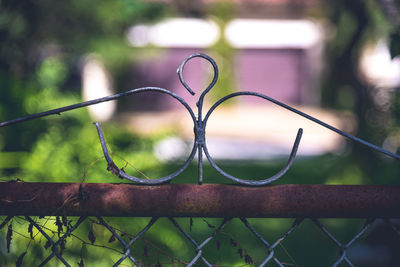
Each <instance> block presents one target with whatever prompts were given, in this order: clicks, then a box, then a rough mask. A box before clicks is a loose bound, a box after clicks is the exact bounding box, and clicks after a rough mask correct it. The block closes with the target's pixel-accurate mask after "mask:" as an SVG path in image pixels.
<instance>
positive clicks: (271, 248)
mask: <svg viewBox="0 0 400 267" xmlns="http://www.w3.org/2000/svg"><path fill="white" fill-rule="evenodd" d="M96 218H97V223H98V224H100V225H102V226H104V227H105V229H107V230H108V231H109V232H110V233H111V234H112V236H113V237H114V238H115V239H116V240H118V242H119V243H120V244H121V245H122V247H123V252H120V253H121V254H122V256H121V258H120V259H118V260H117V261H115V263H114V264H113V266H120V265H121V264H122V263H123V261H124V260H125V259H126V258H129V259H130V260H131V261H132V263H133V264H134V265H135V266H138V267H140V266H141V260H139V259H135V258H134V257H133V252H135V253H136V255H139V253H138V251H137V250H136V251H135V249H134V248H133V246H134V244H135V243H136V242H138V241H140V240H141V239H142V237H143V235H144V234H145V233H147V232H149V231H151V228H152V227H153V226H154V225H155V224H156V223H157V221H158V218H157V217H153V218H151V219H150V221H149V222H148V223H147V225H146V226H144V227H143V228H142V229H141V230H140V231H139V232H138V233H137V234H130V233H124V235H126V234H129V235H130V236H132V238H130V240H129V242H126V241H125V240H124V239H123V238H122V235H121V234H118V233H117V231H116V229H115V228H114V227H113V226H111V225H110V224H109V223H107V222H106V221H105V220H104V219H103V218H102V217H96ZM25 219H26V221H28V222H29V223H30V224H32V225H33V226H34V227H35V228H36V229H37V230H38V231H39V232H40V234H42V235H43V236H44V237H45V238H46V240H47V241H48V242H49V244H50V246H51V250H52V253H51V254H50V255H49V256H47V257H46V258H45V259H44V260H43V261H42V262H41V263H40V265H39V266H45V265H47V264H48V263H49V261H50V260H51V259H52V258H53V257H57V258H58V259H59V260H60V262H61V263H62V264H63V265H64V266H71V264H70V263H69V262H68V261H67V259H66V256H64V255H69V254H68V253H66V254H64V255H62V248H61V243H62V242H65V241H66V239H67V238H76V235H73V232H74V231H77V229H79V227H80V226H81V225H82V224H83V222H84V221H85V220H91V222H92V223H93V221H92V219H90V218H89V217H86V216H83V217H80V218H78V220H77V221H76V222H75V224H74V225H73V226H72V227H70V228H69V229H68V228H67V231H66V232H65V233H64V234H63V235H61V236H58V239H57V240H55V239H54V238H55V237H57V235H55V237H53V238H51V237H50V236H49V235H48V234H47V233H46V231H45V229H44V225H40V224H39V223H37V222H36V221H35V219H32V218H31V217H29V216H25ZM168 219H169V220H170V221H171V222H172V225H173V226H174V227H175V228H176V229H177V230H178V231H179V232H180V233H181V234H182V235H183V236H184V237H185V238H186V239H188V240H189V241H190V242H191V243H192V244H193V250H194V252H195V256H194V258H193V259H192V260H191V261H190V262H188V263H185V265H186V266H194V265H200V266H203V265H205V266H210V267H211V266H215V264H212V263H210V261H208V260H207V259H206V258H205V257H206V255H205V254H204V252H203V250H204V247H205V246H207V244H209V243H210V241H212V240H215V239H216V237H217V236H218V235H220V234H221V233H222V230H223V229H224V228H225V227H226V226H227V225H228V224H229V223H230V222H231V221H232V218H225V219H223V221H222V222H221V223H220V224H219V226H218V227H215V226H213V227H215V230H214V231H212V233H211V234H209V235H208V236H207V237H206V238H205V239H204V240H203V241H202V242H197V241H196V240H195V238H194V237H192V236H191V235H190V234H189V233H188V232H187V231H185V230H184V229H183V228H182V227H181V225H180V224H179V223H178V222H177V221H176V220H175V219H174V218H172V217H169V218H168ZM240 220H241V222H242V223H243V225H244V226H245V227H246V228H247V229H249V230H250V232H251V233H252V234H253V235H254V236H255V237H256V238H257V239H258V240H260V241H261V242H262V244H263V245H264V246H265V250H266V253H267V257H266V258H265V259H264V260H257V262H258V263H257V266H266V264H267V263H270V262H271V261H274V263H276V264H277V265H278V266H285V265H286V264H285V263H284V262H283V261H281V260H279V259H278V258H277V256H276V254H275V249H276V248H277V247H278V245H280V244H282V243H283V242H284V241H285V240H286V239H287V238H288V237H289V236H290V235H291V234H292V233H293V232H294V230H296V229H297V228H298V227H299V226H300V225H301V224H302V222H303V221H304V219H302V218H297V219H295V220H294V222H293V224H292V225H291V226H290V227H289V229H288V230H287V231H286V232H284V233H283V234H282V235H281V237H279V238H278V239H276V241H275V242H273V243H269V242H268V241H266V239H267V238H268V236H267V235H269V233H267V234H264V235H261V234H260V233H259V232H258V231H257V230H256V229H255V227H254V226H253V225H252V224H251V223H250V222H249V221H248V220H247V219H246V218H240ZM264 220H265V222H267V221H268V220H269V219H264ZM310 220H311V221H312V222H313V223H314V225H316V227H317V228H318V229H320V230H321V231H322V232H323V233H324V234H325V235H326V236H327V237H328V239H329V240H330V241H331V242H332V243H334V244H335V245H336V246H337V247H338V248H339V252H340V256H339V258H338V259H337V260H336V261H335V262H333V263H332V264H331V265H330V266H333V267H335V266H339V265H340V264H341V263H343V262H346V263H347V264H348V265H349V266H354V263H353V262H352V261H351V259H350V257H349V255H348V254H347V251H348V249H349V248H350V247H351V246H353V245H354V243H356V241H358V240H360V238H361V237H362V236H365V235H366V232H367V230H368V229H371V227H372V226H373V224H375V222H376V221H377V220H372V219H366V221H365V223H364V225H363V226H362V227H361V229H360V230H359V231H358V232H356V233H355V234H354V235H353V236H352V237H350V241H348V242H347V243H342V242H340V241H338V239H337V238H336V237H335V236H334V235H333V234H332V233H331V232H330V231H329V230H328V229H327V228H326V227H325V226H324V225H323V224H322V223H321V222H320V221H319V220H317V219H315V218H312V219H310ZM382 220H383V221H384V222H385V224H387V225H388V227H389V229H390V228H391V229H392V230H393V233H394V234H397V235H398V237H399V240H398V241H399V243H400V235H399V229H398V228H397V227H396V226H395V225H394V224H393V223H392V222H391V221H390V220H389V219H382ZM10 221H11V222H12V217H7V218H6V219H5V220H4V222H3V223H1V224H0V230H1V229H2V228H3V227H4V226H6V225H7V224H9V223H10ZM47 230H48V229H47ZM79 240H81V239H79ZM300 242H308V241H307V240H300ZM300 245H301V243H300ZM235 246H236V245H235ZM240 246H241V247H243V246H246V244H240ZM100 247H101V246H100ZM244 248H245V247H244ZM171 253H174V252H173V251H172V252H171ZM38 255H39V254H38ZM199 260H201V261H202V262H201V263H199ZM292 260H294V259H292ZM179 262H180V263H182V262H181V261H179ZM253 264H254V265H255V262H254V263H253ZM295 265H296V266H297V264H295ZM324 265H325V264H324Z"/></svg>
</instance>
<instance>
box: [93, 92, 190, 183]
mask: <svg viewBox="0 0 400 267" xmlns="http://www.w3.org/2000/svg"><path fill="white" fill-rule="evenodd" d="M145 89H146V91H154V92H159V93H164V94H167V95H170V96H172V97H173V98H175V99H176V100H178V101H179V102H180V103H181V104H182V105H183V106H184V107H185V108H186V109H187V110H188V111H189V113H190V115H191V117H192V120H193V123H194V124H196V117H195V115H194V113H193V111H192V109H191V108H190V106H189V105H188V104H187V103H186V102H185V100H183V98H181V97H180V96H178V95H176V94H175V93H173V92H171V91H168V90H166V89H162V88H157V87H151V88H145ZM143 91H145V90H143V89H142V90H141V91H140V92H143ZM94 124H95V125H96V128H97V132H98V135H99V139H100V144H101V148H102V149H103V154H104V157H105V159H106V161H107V171H110V172H111V173H112V174H114V175H116V176H118V177H120V178H124V179H127V180H130V181H132V182H135V183H138V184H146V185H157V184H164V183H167V182H169V181H171V180H172V179H173V178H175V177H176V176H178V175H179V174H181V173H182V172H183V171H184V170H185V169H186V168H187V167H188V166H189V164H190V163H191V162H192V161H193V159H194V156H195V154H196V151H197V146H196V142H194V144H193V148H192V152H191V153H190V155H189V157H188V159H187V160H186V162H185V163H184V164H183V166H182V167H181V168H179V169H178V170H177V171H176V172H174V173H172V174H170V175H167V176H165V177H162V178H159V179H141V178H138V177H135V176H131V175H129V174H127V173H125V171H124V170H123V169H119V168H118V167H117V165H116V164H115V163H114V161H113V160H112V158H111V156H110V154H109V152H108V149H107V144H106V141H105V138H104V134H103V131H102V129H101V127H100V123H99V122H94Z"/></svg>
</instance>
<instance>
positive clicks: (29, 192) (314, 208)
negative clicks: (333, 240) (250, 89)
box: [0, 182, 400, 218]
mask: <svg viewBox="0 0 400 267" xmlns="http://www.w3.org/2000/svg"><path fill="white" fill-rule="evenodd" d="M0 215H27V216H40V215H67V216H144V217H148V216H152V217H154V216H160V217H161V216H171V217H308V218H377V217H379V218H400V186H369V185H368V186H365V185H275V186H267V187H260V188H251V187H243V186H234V185H214V184H213V185H211V184H207V185H201V186H200V185H194V184H174V185H161V186H152V187H149V186H138V185H132V184H105V183H84V184H79V183H24V182H7V183H1V184H0Z"/></svg>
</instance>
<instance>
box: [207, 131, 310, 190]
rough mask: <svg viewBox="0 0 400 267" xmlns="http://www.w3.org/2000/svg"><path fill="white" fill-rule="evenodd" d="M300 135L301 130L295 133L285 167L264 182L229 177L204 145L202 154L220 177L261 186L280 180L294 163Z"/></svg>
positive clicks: (301, 133)
mask: <svg viewBox="0 0 400 267" xmlns="http://www.w3.org/2000/svg"><path fill="white" fill-rule="evenodd" d="M302 135H303V129H302V128H300V129H299V130H298V131H297V135H296V139H295V141H294V144H293V147H292V151H291V152H290V156H289V159H288V162H287V163H286V165H285V166H284V167H283V168H282V169H281V170H280V171H279V172H278V173H276V174H275V175H273V176H271V177H269V178H267V179H264V180H245V179H240V178H237V177H235V176H232V175H230V174H229V173H227V172H225V171H223V170H222V169H221V168H220V167H219V166H218V165H217V164H216V163H215V162H214V160H213V159H212V157H211V156H210V153H209V152H208V149H207V145H206V144H204V145H203V150H204V153H205V154H206V157H207V159H208V161H209V162H210V164H211V165H212V166H213V167H214V168H215V169H216V170H217V171H218V172H219V173H220V174H222V175H223V176H225V177H226V178H228V179H231V180H232V181H235V182H237V183H239V184H244V185H251V186H261V185H266V184H269V183H272V182H273V181H276V180H278V179H279V178H281V177H282V176H283V175H284V174H285V173H286V172H287V171H288V170H289V168H290V167H291V166H292V164H293V161H294V159H295V157H296V153H297V150H298V148H299V144H300V140H301V136H302Z"/></svg>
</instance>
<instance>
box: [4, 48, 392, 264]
mask: <svg viewBox="0 0 400 267" xmlns="http://www.w3.org/2000/svg"><path fill="white" fill-rule="evenodd" d="M195 57H200V58H203V59H205V60H207V61H208V62H210V63H211V65H212V67H213V69H214V77H213V80H212V82H211V83H210V85H209V86H208V87H207V88H206V90H204V91H203V92H202V93H201V95H200V97H199V100H198V102H197V108H198V110H197V116H196V115H195V113H194V112H193V110H192V109H191V108H190V106H189V105H188V104H187V103H186V102H185V101H184V100H183V98H181V97H180V96H178V95H176V94H175V93H173V92H171V91H168V90H166V89H163V88H156V87H145V88H139V89H133V90H130V91H127V92H124V93H120V94H116V95H113V96H109V97H104V98H101V99H96V100H91V101H87V102H83V103H80V104H75V105H71V106H67V107H63V108H59V109H55V110H50V111H46V112H42V113H38V114H34V115H30V116H27V117H24V118H19V119H15V120H11V121H6V122H2V123H0V127H5V126H8V125H11V124H15V123H20V122H24V121H27V120H31V119H36V118H39V117H43V116H48V115H52V114H60V113H62V112H65V111H68V110H72V109H76V108H81V107H84V106H89V105H93V104H97V103H101V102H104V101H110V100H114V99H118V98H120V97H124V96H127V95H132V94H136V93H144V92H148V91H153V92H159V93H163V94H167V95H169V96H171V97H173V98H175V99H176V100H177V101H179V102H180V103H181V104H182V105H183V106H184V107H185V108H186V110H187V111H188V112H189V114H190V116H191V118H192V120H193V124H194V145H193V148H192V150H191V153H190V155H189V157H188V159H187V160H186V161H185V163H184V164H183V166H182V167H180V168H179V169H178V170H177V171H175V172H174V173H172V174H170V175H167V176H165V177H162V178H158V179H141V178H138V177H134V176H131V175H129V174H127V173H126V172H125V171H124V169H123V168H121V169H120V168H118V167H117V166H116V164H115V163H114V162H113V160H112V158H111V156H110V154H109V152H108V149H107V145H106V142H105V138H104V135H103V132H102V129H101V127H100V124H99V123H97V122H96V123H95V125H96V128H97V131H98V135H99V139H100V143H101V147H102V150H103V152H104V156H105V159H106V161H107V170H108V171H110V172H111V173H113V174H115V175H116V176H118V177H120V178H123V179H127V180H129V181H131V182H133V183H135V184H136V185H132V184H128V185H127V184H90V183H81V184H67V183H64V184H62V183H24V182H18V181H11V182H6V183H1V186H0V215H4V216H6V217H4V219H3V221H2V223H1V224H0V230H1V234H0V238H2V240H4V241H1V242H2V243H0V252H1V253H2V256H3V257H4V258H5V260H3V264H6V266H9V265H10V266H11V265H13V264H14V263H15V264H16V266H22V265H24V266H25V265H26V266H31V265H39V266H44V265H47V266H63V265H65V266H73V265H76V264H77V265H78V266H100V265H104V266H118V265H121V266H123V265H126V264H127V265H128V266H132V265H133V266H253V265H254V266H266V265H267V264H271V266H326V265H332V266H342V265H344V266H346V265H348V266H354V265H361V266H398V265H399V264H400V258H399V255H398V254H399V253H398V252H399V251H400V225H399V221H398V220H396V219H393V218H400V187H399V186H325V185H281V186H268V187H266V186H265V185H267V184H269V183H271V182H273V181H276V180H277V179H279V178H280V177H281V176H282V175H284V174H285V173H286V172H287V171H288V170H289V168H290V166H291V165H292V163H293V161H294V160H295V157H296V153H297V149H298V147H299V145H300V140H301V136H302V129H299V130H298V133H297V136H296V138H295V141H294V144H293V148H292V152H291V154H290V156H289V159H288V162H287V164H286V165H285V166H284V167H283V168H282V169H281V171H279V172H278V173H277V174H275V175H273V176H271V177H269V178H267V179H263V180H258V181H255V180H246V179H242V178H237V177H234V176H232V175H231V174H229V173H227V172H225V171H224V170H222V168H220V167H219V166H218V165H217V164H216V163H215V162H214V160H213V159H212V156H211V155H210V153H209V152H208V149H207V145H206V125H207V120H208V118H209V117H210V115H211V114H212V112H213V111H214V110H215V109H216V108H217V107H218V106H219V105H220V104H221V103H223V102H224V101H226V100H228V99H231V98H233V97H239V96H243V95H248V96H254V97H258V98H262V99H265V100H267V101H270V102H272V103H274V104H276V105H279V106H281V107H283V108H285V109H288V110H290V111H292V112H294V113H296V114H298V115H300V116H302V117H305V118H307V119H309V120H311V121H313V122H315V123H317V124H319V125H321V126H323V127H326V128H328V129H330V130H332V131H334V132H336V133H338V134H340V135H342V136H345V137H346V138H349V139H350V140H352V141H355V142H358V143H361V144H362V145H365V146H367V147H369V148H371V149H373V150H376V151H377V152H380V153H383V154H385V155H387V156H389V157H392V158H395V159H397V160H398V159H400V156H399V155H397V154H394V153H392V152H390V151H387V150H384V149H382V148H379V147H377V146H375V145H373V144H370V143H368V142H366V141H364V140H362V139H359V138H357V137H355V136H352V135H350V134H348V133H345V132H343V131H341V130H339V129H336V128H334V127H333V126H330V125H328V124H326V123H324V122H322V121H320V120H318V119H316V118H314V117H312V116H310V115H308V114H305V113H303V112H301V111H299V110H297V109H295V108H293V107H290V106H288V105H286V104H284V103H281V102H279V101H277V100H275V99H272V98H270V97H268V96H266V95H262V94H259V93H254V92H236V93H233V94H230V95H228V96H226V97H223V98H222V99H220V100H218V101H217V102H216V103H215V104H214V105H213V106H211V108H210V109H209V111H208V112H207V113H206V115H205V116H204V118H203V111H202V109H203V100H204V97H205V95H206V94H207V93H208V92H209V91H210V90H211V89H212V87H213V86H214V85H215V83H216V81H217V79H218V68H217V65H216V63H215V62H214V60H213V59H212V58H210V57H209V56H207V55H204V54H194V55H191V56H189V57H188V58H186V59H185V60H184V61H183V63H182V64H181V66H180V67H179V69H178V75H179V78H180V80H181V82H182V84H183V86H184V87H185V88H186V89H187V90H188V91H189V92H190V93H191V94H192V95H194V92H193V91H192V89H191V88H190V87H189V86H188V85H187V83H186V82H185V80H184V78H183V69H184V66H185V64H186V63H187V62H188V61H189V60H191V59H192V58H195ZM203 153H204V155H205V157H206V158H207V160H208V162H209V163H210V165H211V166H212V167H213V168H215V169H216V170H217V171H218V172H219V173H220V174H221V175H222V176H224V177H225V178H227V179H229V180H231V181H233V182H235V183H237V184H238V185H202V183H203ZM196 154H197V156H198V175H197V180H198V185H193V184H192V185H187V184H186V185H179V184H174V185H168V183H170V182H171V181H172V180H173V179H174V178H175V177H177V176H178V175H180V174H181V173H182V172H183V171H184V170H185V169H186V168H187V167H188V166H189V164H190V163H191V162H192V161H193V159H194V158H195V155H196ZM161 184H166V185H161ZM150 185H151V186H150ZM49 216H50V217H49ZM76 216H77V217H76ZM182 217H185V218H182ZM116 218H118V219H116ZM215 218H220V219H215ZM276 218H293V219H276ZM325 218H358V219H360V218H364V219H363V220H362V222H361V221H360V220H357V223H356V226H355V227H352V228H351V227H350V228H351V229H352V230H351V231H350V232H349V231H348V229H350V228H346V230H345V231H337V229H336V228H337V227H336V226H337V225H343V223H342V222H340V223H339V221H338V219H325ZM277 220H281V221H279V222H277ZM329 220H335V221H334V222H335V223H334V224H331V223H330V222H329ZM354 220H355V219H354ZM110 221H111V222H110ZM121 221H124V224H121V225H120V222H121ZM289 221H290V223H289ZM273 224H275V225H278V226H279V227H276V228H275V230H272V229H273V227H272V226H271V225H273ZM350 224H352V223H350ZM120 226H121V227H127V229H121V227H120ZM302 227H305V228H307V229H308V231H307V234H306V235H297V234H296V232H298V229H299V228H302ZM276 229H279V230H276ZM310 229H311V231H309V230H310ZM382 229H383V230H382ZM296 230H297V231H296ZM315 232H319V233H320V234H322V236H323V238H322V239H323V240H324V241H321V240H322V239H321V236H318V235H317V234H315ZM152 233H154V234H152ZM310 233H311V234H310ZM343 234H345V237H343ZM155 236H157V238H155ZM241 236H242V237H243V236H245V237H246V238H244V239H243V238H242V239H241V238H240V237H241ZM371 236H372V238H369V237H371ZM374 236H378V237H379V238H375V237H374ZM163 237H165V238H166V239H167V240H162V238H163ZM21 239H22V240H24V242H22V243H21V242H19V241H18V240H21ZM243 240H244V241H243ZM249 240H252V241H251V244H248V242H249ZM317 240H320V241H317ZM157 241H158V242H157ZM159 242H160V243H161V244H158V243H159ZM316 242H321V243H320V244H318V243H316ZM177 243H179V244H178V245H177ZM310 244H313V245H314V247H312V246H310ZM332 245H333V247H332ZM292 246H294V247H296V250H297V251H300V254H299V253H297V254H296V252H294V250H293V249H292ZM321 246H327V247H329V250H330V251H336V253H337V255H336V256H332V255H334V254H332V253H328V254H324V253H322V252H321V251H322V250H320V247H321ZM88 247H90V249H88ZM89 250H93V251H95V252H94V253H95V255H94V254H91V253H90V252H89ZM29 254H31V255H34V256H33V258H32V260H33V262H29V263H28V262H27V260H25V261H24V259H26V257H27V255H29ZM108 254H112V256H107V255H108ZM319 254H321V255H319ZM371 255H372V256H371ZM221 256H225V257H226V258H225V259H221V258H220V257H221ZM321 257H326V258H325V261H323V262H318V261H319V260H320V259H321ZM100 258H108V262H106V263H105V262H102V263H101V264H100V263H99V261H98V260H99V259H100ZM32 260H31V261H32ZM71 261H72V262H71ZM0 263H1V261H0ZM99 264H100V265H99Z"/></svg>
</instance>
